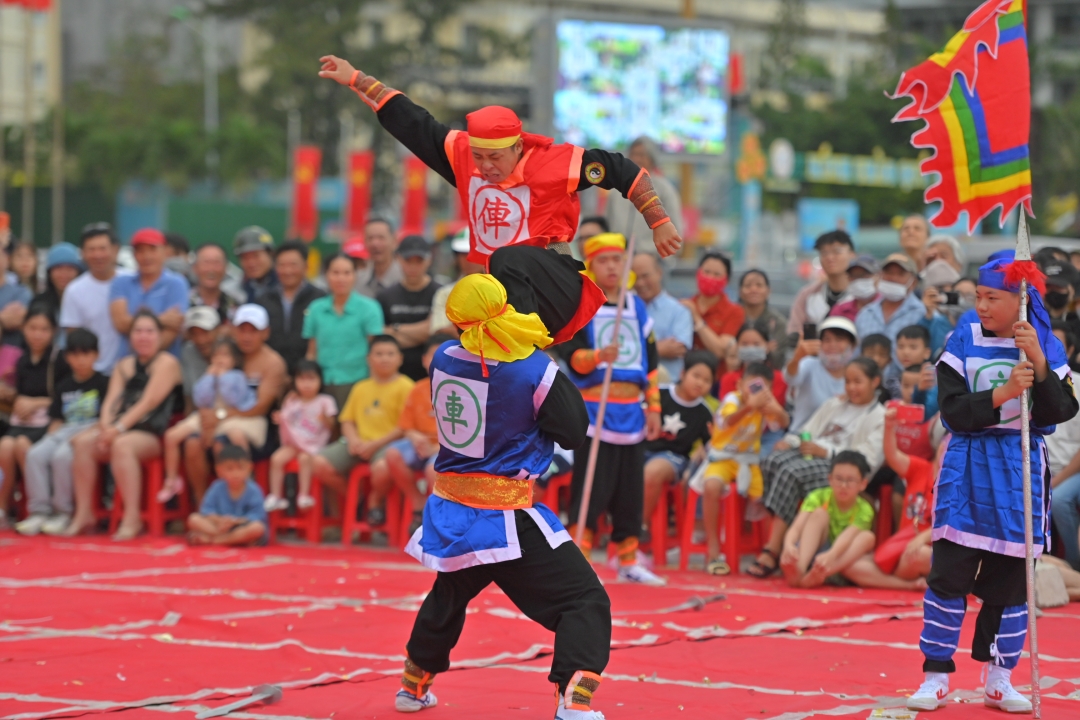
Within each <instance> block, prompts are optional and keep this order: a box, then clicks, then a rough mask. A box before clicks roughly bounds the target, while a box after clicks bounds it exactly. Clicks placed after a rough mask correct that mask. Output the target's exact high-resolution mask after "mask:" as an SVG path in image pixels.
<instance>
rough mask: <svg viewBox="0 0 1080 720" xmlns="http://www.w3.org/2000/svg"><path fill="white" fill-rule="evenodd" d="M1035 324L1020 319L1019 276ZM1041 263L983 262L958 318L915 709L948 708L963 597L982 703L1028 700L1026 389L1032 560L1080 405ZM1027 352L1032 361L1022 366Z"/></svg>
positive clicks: (947, 363) (1026, 708) (1025, 708)
mask: <svg viewBox="0 0 1080 720" xmlns="http://www.w3.org/2000/svg"><path fill="white" fill-rule="evenodd" d="M1021 278H1026V279H1027V281H1028V285H1029V290H1028V297H1029V309H1028V313H1029V315H1028V316H1029V318H1030V322H1018V319H1019V317H1020V315H1019V308H1020V295H1019V289H1020V280H1021ZM1044 280H1045V278H1044V277H1043V276H1042V273H1041V272H1039V270H1038V268H1037V267H1036V266H1035V264H1034V263H1031V262H1014V261H1013V259H1012V257H1011V255H1010V256H1008V257H1004V258H1003V257H998V258H997V259H994V260H992V261H991V262H989V263H987V264H986V265H983V266H982V267H981V268H980V269H979V284H978V289H977V300H976V308H975V309H976V311H977V314H978V317H977V319H973V320H972V321H971V322H968V323H961V324H960V325H958V326H957V328H956V331H955V332H954V333H953V335H952V337H951V338H950V339H949V342H948V344H947V345H946V346H945V352H944V354H943V355H942V357H941V359H940V360H939V361H938V365H937V372H938V399H939V402H940V405H941V419H942V421H943V422H944V423H945V425H946V427H948V429H949V430H950V431H951V432H952V439H951V440H950V441H949V444H948V447H947V449H946V451H945V456H944V458H943V459H942V463H941V472H940V474H939V475H938V480H937V487H936V490H935V491H934V529H933V565H932V567H931V570H930V577H929V578H927V583H928V585H929V587H928V589H927V591H926V596H925V599H924V605H923V630H922V635H921V637H920V638H919V646H920V648H921V649H922V652H923V655H924V656H925V661H924V662H923V671H924V672H925V673H926V679H925V682H923V684H922V686H921V687H920V688H919V689H918V691H917V692H916V693H915V694H914V695H912V696H911V697H910V698H908V703H907V706H908V708H910V709H912V710H936V709H938V708H939V707H944V706H945V705H946V701H945V697H946V696H947V695H948V694H949V673H952V672H955V670H956V665H955V663H954V662H953V654H954V653H955V652H956V649H957V646H958V645H959V642H960V627H961V624H962V623H963V619H964V614H965V612H966V608H967V596H968V594H969V593H972V592H973V593H974V594H975V595H976V596H977V597H979V598H980V599H982V601H983V605H982V608H981V609H980V610H979V616H978V619H977V620H976V622H975V638H974V640H973V642H972V645H971V657H972V658H973V659H974V660H976V661H978V662H982V663H988V666H987V674H986V690H985V695H984V703H985V704H986V705H987V706H988V707H991V708H996V709H998V710H1004V711H1005V712H1013V713H1029V712H1031V701H1030V700H1028V698H1026V697H1024V696H1023V695H1021V694H1020V693H1019V692H1017V691H1016V689H1015V688H1013V686H1012V679H1011V675H1012V670H1013V668H1015V667H1016V664H1017V662H1018V661H1019V659H1020V655H1021V653H1022V651H1023V648H1024V640H1025V638H1026V637H1027V626H1028V606H1027V592H1026V585H1025V566H1024V555H1025V553H1024V513H1023V507H1024V496H1023V480H1022V466H1021V463H1022V457H1023V456H1022V453H1021V450H1020V394H1021V392H1022V391H1023V390H1024V389H1026V388H1030V390H1031V401H1032V405H1031V492H1032V511H1033V524H1034V542H1035V554H1036V557H1038V556H1039V555H1041V554H1042V550H1043V548H1044V546H1045V545H1046V543H1047V542H1048V540H1049V533H1048V531H1047V528H1048V522H1047V518H1048V517H1049V490H1048V489H1049V487H1050V471H1049V469H1048V467H1047V454H1046V443H1045V441H1044V439H1043V438H1044V437H1045V436H1046V435H1049V434H1050V433H1052V432H1054V426H1055V425H1056V424H1057V423H1061V422H1064V421H1066V420H1068V419H1070V418H1072V417H1073V416H1074V415H1076V411H1077V401H1076V397H1075V395H1074V393H1073V387H1072V381H1071V379H1070V375H1069V365H1068V360H1067V358H1066V356H1065V349H1064V348H1063V347H1062V346H1061V343H1060V342H1059V341H1058V340H1057V338H1055V337H1054V335H1053V334H1052V333H1051V331H1050V318H1049V316H1048V314H1047V312H1046V309H1045V307H1044V306H1043V301H1042V297H1041V293H1042V292H1043V291H1044V288H1045V284H1044ZM1020 350H1024V351H1025V352H1026V353H1027V358H1028V360H1027V361H1026V362H1023V363H1021V362H1020Z"/></svg>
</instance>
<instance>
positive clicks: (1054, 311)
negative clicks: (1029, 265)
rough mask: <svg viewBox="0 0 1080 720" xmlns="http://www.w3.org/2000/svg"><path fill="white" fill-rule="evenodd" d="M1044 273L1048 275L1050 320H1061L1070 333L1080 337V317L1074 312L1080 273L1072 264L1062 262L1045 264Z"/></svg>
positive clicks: (1047, 291) (1047, 301)
mask: <svg viewBox="0 0 1080 720" xmlns="http://www.w3.org/2000/svg"><path fill="white" fill-rule="evenodd" d="M1042 271H1043V273H1045V274H1046V298H1045V300H1046V311H1047V312H1048V313H1050V319H1051V320H1061V321H1062V322H1064V323H1065V324H1066V325H1067V326H1068V327H1069V331H1070V332H1072V333H1073V334H1074V335H1076V336H1077V337H1080V316H1078V315H1077V313H1076V312H1074V311H1072V307H1073V300H1074V299H1075V298H1076V290H1075V288H1076V284H1077V283H1078V282H1080V273H1078V272H1077V271H1076V269H1075V268H1074V267H1073V266H1072V265H1071V264H1070V263H1067V262H1061V261H1060V260H1054V261H1052V262H1047V263H1043V265H1042Z"/></svg>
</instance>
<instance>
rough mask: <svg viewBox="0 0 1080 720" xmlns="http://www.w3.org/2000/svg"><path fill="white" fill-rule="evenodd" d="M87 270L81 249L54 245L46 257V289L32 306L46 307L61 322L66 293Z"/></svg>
mask: <svg viewBox="0 0 1080 720" xmlns="http://www.w3.org/2000/svg"><path fill="white" fill-rule="evenodd" d="M85 269H86V266H85V265H83V261H82V256H81V254H80V253H79V248H77V247H75V246H74V245H72V244H71V243H66V242H62V243H57V244H56V245H53V246H52V247H51V248H49V253H48V255H46V256H45V289H44V290H42V291H41V292H40V293H38V294H37V295H36V296H35V297H34V299H33V300H32V301H31V302H32V304H34V305H37V304H41V305H44V306H45V307H47V308H48V309H49V312H50V313H52V316H53V318H54V319H56V320H57V322H59V319H60V307H61V304H62V301H63V298H64V291H66V290H67V289H68V287H69V286H70V285H71V283H72V281H73V280H75V278H77V277H79V275H81V274H82V272H83V270H85Z"/></svg>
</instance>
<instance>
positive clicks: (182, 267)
mask: <svg viewBox="0 0 1080 720" xmlns="http://www.w3.org/2000/svg"><path fill="white" fill-rule="evenodd" d="M165 267H166V268H168V269H169V270H172V271H173V272H174V273H176V274H177V275H179V276H180V277H182V278H184V279H185V280H187V282H188V284H189V285H192V284H194V282H195V276H194V275H193V274H192V272H191V243H190V242H188V239H187V238H186V237H184V236H183V235H181V234H180V233H175V232H167V233H165Z"/></svg>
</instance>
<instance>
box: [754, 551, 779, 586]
mask: <svg viewBox="0 0 1080 720" xmlns="http://www.w3.org/2000/svg"><path fill="white" fill-rule="evenodd" d="M761 554H762V555H768V556H769V557H771V558H772V559H773V562H774V563H776V564H775V565H773V566H772V567H769V566H768V565H763V564H762V563H761V561H760V560H758V559H757V558H754V561H753V562H752V563H750V567H748V568H746V574H747V575H749V576H750V577H755V578H757V579H758V580H764V579H765V578H768V577H772V576H773V575H775V574H776V573H778V572H780V557H779V556H778V555H777V554H776V553H774V552H773V551H772V550H770V549H769V548H762V550H761Z"/></svg>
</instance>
